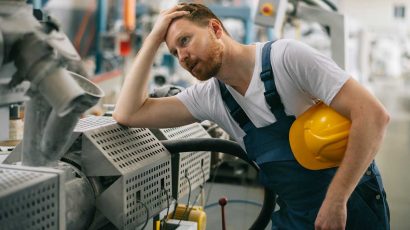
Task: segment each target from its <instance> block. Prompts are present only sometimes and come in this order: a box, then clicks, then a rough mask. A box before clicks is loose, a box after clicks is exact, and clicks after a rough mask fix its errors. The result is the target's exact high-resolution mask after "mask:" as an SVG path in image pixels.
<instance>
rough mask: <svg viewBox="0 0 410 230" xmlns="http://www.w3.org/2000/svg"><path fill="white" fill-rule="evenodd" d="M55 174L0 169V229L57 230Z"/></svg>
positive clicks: (57, 186) (56, 177)
mask: <svg viewBox="0 0 410 230" xmlns="http://www.w3.org/2000/svg"><path fill="white" fill-rule="evenodd" d="M58 181H59V180H58V176H57V175H55V174H48V173H40V172H30V171H23V170H18V169H4V168H2V167H1V166H0V207H1V208H0V226H1V227H0V228H1V229H10V230H12V229H13V230H14V229H59V226H61V225H60V223H59V215H60V214H59V197H60V195H59V182H58Z"/></svg>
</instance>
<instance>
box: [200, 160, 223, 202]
mask: <svg viewBox="0 0 410 230" xmlns="http://www.w3.org/2000/svg"><path fill="white" fill-rule="evenodd" d="M221 165H222V162H219V163H218V164H217V165H216V167H215V171H214V175H213V177H212V181H211V185H210V186H209V189H208V194H207V195H206V199H205V204H204V207H205V206H206V204H207V203H208V201H209V195H210V194H211V191H212V186H213V184H214V183H215V180H216V174H217V173H218V170H219V167H220V166H221Z"/></svg>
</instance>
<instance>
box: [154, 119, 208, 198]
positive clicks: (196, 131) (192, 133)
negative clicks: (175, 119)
mask: <svg viewBox="0 0 410 230" xmlns="http://www.w3.org/2000/svg"><path fill="white" fill-rule="evenodd" d="M155 133H156V135H157V137H158V138H159V139H166V140H177V139H186V138H201V137H203V138H210V137H211V136H210V135H209V134H208V132H207V131H206V130H205V129H204V128H203V127H202V126H201V125H200V124H199V123H194V124H190V125H186V126H181V127H176V128H167V129H159V132H155ZM210 167H211V153H210V152H201V154H194V153H192V152H187V153H180V154H179V155H176V156H174V157H172V177H173V178H172V181H173V194H172V196H173V197H174V198H175V199H179V198H181V197H183V196H185V195H186V194H188V192H189V184H188V180H187V179H186V176H187V177H188V178H189V180H190V183H191V190H194V189H195V188H197V187H198V186H200V185H201V184H204V183H205V181H207V180H208V179H209V174H210Z"/></svg>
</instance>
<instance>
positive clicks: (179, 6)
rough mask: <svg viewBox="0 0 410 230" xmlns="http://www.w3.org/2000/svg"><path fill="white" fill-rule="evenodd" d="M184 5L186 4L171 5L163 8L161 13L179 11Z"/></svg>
mask: <svg viewBox="0 0 410 230" xmlns="http://www.w3.org/2000/svg"><path fill="white" fill-rule="evenodd" d="M183 6H184V5H175V6H173V7H171V8H169V9H166V10H162V11H161V14H169V13H172V12H174V11H177V10H178V9H180V8H181V7H183Z"/></svg>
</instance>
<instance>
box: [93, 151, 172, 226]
mask: <svg viewBox="0 0 410 230" xmlns="http://www.w3.org/2000/svg"><path fill="white" fill-rule="evenodd" d="M171 182H172V181H171V160H170V158H162V159H160V160H157V161H155V162H153V163H151V164H147V165H145V166H144V167H141V168H140V169H139V170H135V171H132V172H129V173H127V174H126V175H124V176H122V177H120V178H118V179H117V180H116V181H115V182H114V183H113V184H112V185H111V186H110V187H109V188H108V189H106V190H105V191H104V192H103V193H102V194H101V195H100V196H99V197H98V198H97V209H98V210H99V211H100V212H102V213H103V214H104V215H105V216H106V217H107V218H108V219H109V220H110V221H111V222H112V223H113V224H114V225H115V226H116V227H117V228H119V229H136V227H137V226H139V225H142V224H144V222H145V221H146V218H147V215H148V218H151V217H153V216H154V215H157V214H158V213H160V212H161V211H162V210H164V209H165V208H167V197H166V195H167V194H168V199H169V202H171V188H172V187H171ZM162 188H164V189H162ZM165 190H166V191H167V192H165ZM144 204H145V205H146V206H147V208H148V213H147V211H146V208H145V207H144Z"/></svg>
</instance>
